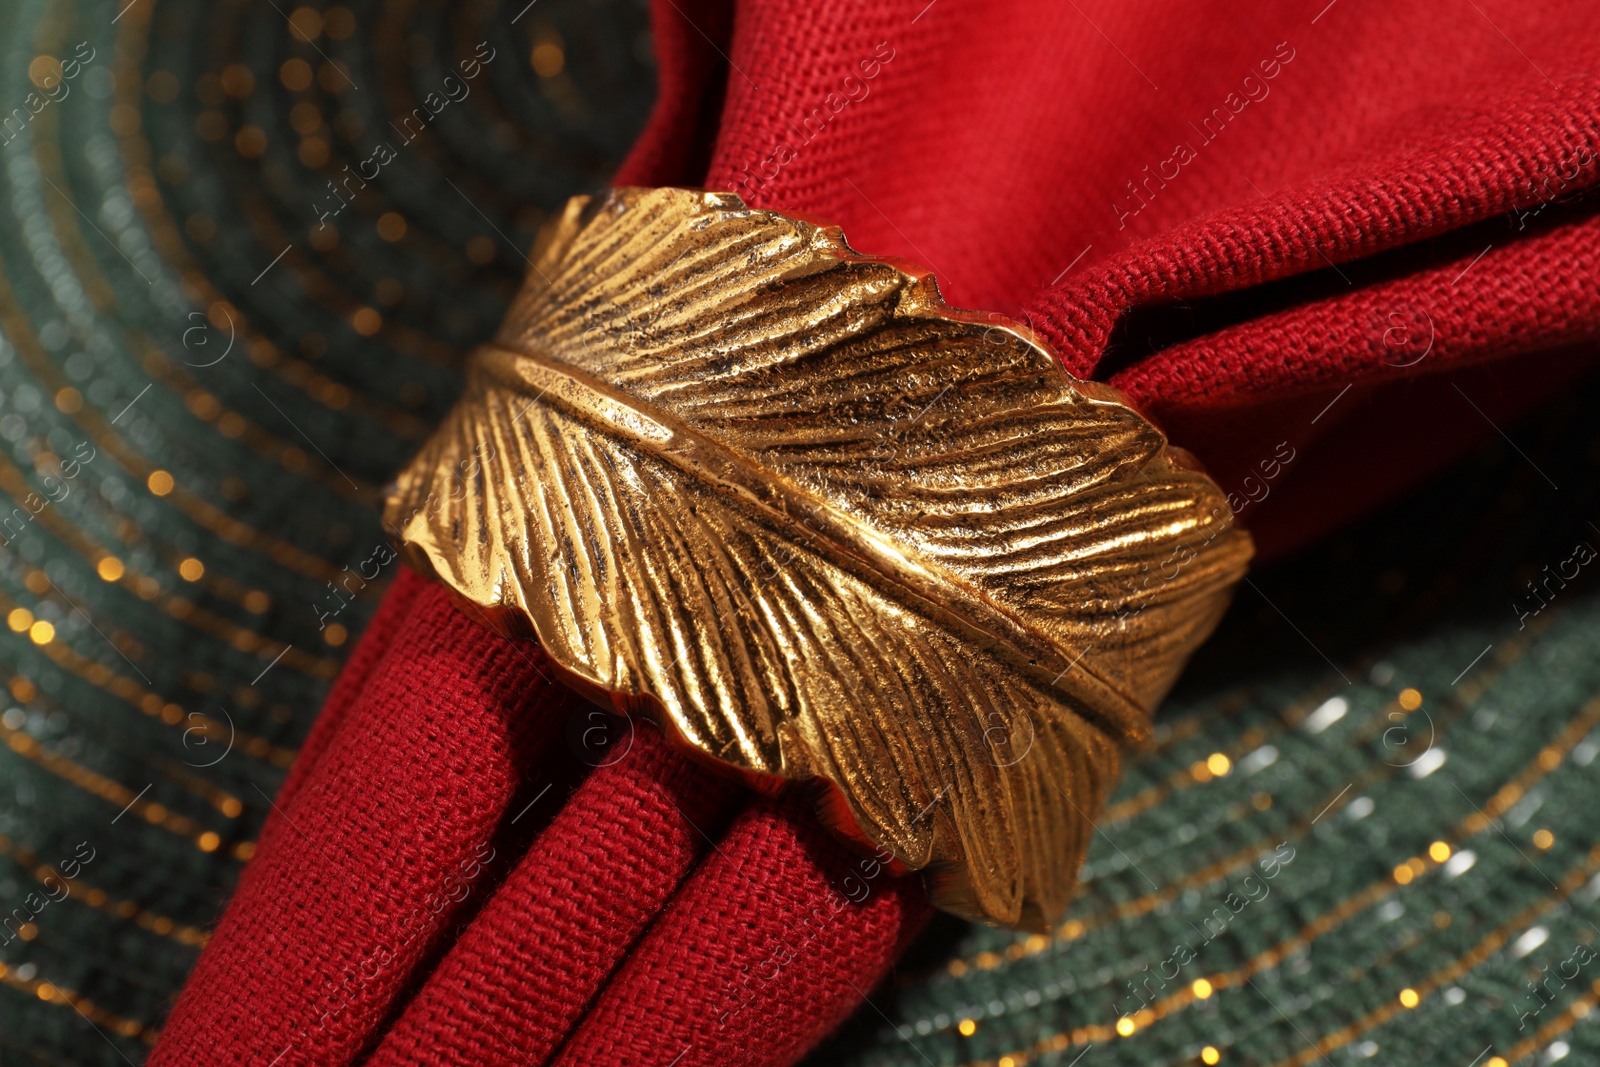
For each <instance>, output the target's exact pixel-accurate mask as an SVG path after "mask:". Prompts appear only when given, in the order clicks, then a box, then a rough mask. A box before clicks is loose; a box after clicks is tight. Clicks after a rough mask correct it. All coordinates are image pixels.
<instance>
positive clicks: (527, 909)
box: [367, 728, 735, 1067]
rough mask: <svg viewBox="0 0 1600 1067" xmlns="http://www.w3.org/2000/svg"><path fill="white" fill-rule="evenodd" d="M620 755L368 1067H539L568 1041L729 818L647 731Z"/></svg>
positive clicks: (702, 776)
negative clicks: (533, 1066)
mask: <svg viewBox="0 0 1600 1067" xmlns="http://www.w3.org/2000/svg"><path fill="white" fill-rule="evenodd" d="M626 743H627V742H626V741H623V742H619V744H626ZM631 744H632V747H631V748H630V749H628V750H627V752H626V755H624V756H622V757H621V758H619V759H617V762H616V763H614V764H612V765H609V766H603V767H601V768H600V769H598V770H596V771H595V772H594V773H593V774H591V775H590V776H589V777H588V778H587V779H586V780H585V781H584V783H583V785H582V786H581V787H580V788H579V789H578V790H577V792H575V793H574V794H573V795H572V798H571V799H570V800H569V801H568V802H567V803H566V806H565V807H563V808H562V809H561V812H560V814H558V815H557V816H556V817H555V820H554V822H552V823H551V825H550V827H549V828H548V829H546V830H545V831H544V832H543V833H542V834H540V835H539V838H538V840H537V841H535V842H534V844H533V847H532V848H530V849H529V850H528V852H527V855H525V856H523V858H522V861H521V863H519V864H518V865H517V869H516V870H515V871H513V872H512V874H511V876H510V877H509V878H508V879H507V881H506V883H505V885H503V886H502V887H500V889H499V890H498V891H496V893H495V894H494V899H493V900H492V901H491V902H490V903H489V904H488V906H487V907H485V908H484V909H483V911H482V912H481V913H480V914H479V915H478V916H477V917H476V918H475V919H474V920H473V922H472V925H471V926H470V927H468V929H467V931H466V932H465V933H464V934H463V935H462V936H461V937H460V938H459V939H458V940H457V941H456V943H455V945H454V947H453V948H452V949H451V950H450V952H449V954H448V955H447V956H445V958H444V960H443V962H441V963H440V965H439V967H438V969H436V970H435V971H434V972H433V974H432V976H431V977H429V979H428V981H427V984H426V985H425V986H423V988H422V990H421V992H420V993H418V994H417V996H416V998H415V999H414V1000H412V1001H411V1003H410V1004H409V1005H408V1006H407V1008H406V1010H405V1013H404V1014H403V1015H402V1016H401V1017H400V1019H399V1020H398V1021H397V1022H396V1023H395V1024H394V1025H393V1026H392V1027H390V1028H389V1030H388V1032H387V1034H386V1035H385V1037H384V1038H383V1043H382V1044H381V1045H380V1046H379V1047H378V1050H377V1053H376V1054H375V1055H374V1056H373V1057H372V1058H371V1059H369V1060H368V1061H367V1064H368V1067H398V1065H401V1064H439V1065H441V1067H443V1065H453V1064H463V1063H472V1064H527V1063H542V1062H544V1060H545V1058H546V1057H547V1056H549V1055H550V1053H552V1052H553V1051H555V1049H556V1047H557V1046H558V1045H559V1044H560V1043H561V1042H562V1041H563V1040H564V1039H565V1038H566V1036H567V1034H568V1033H569V1032H570V1031H571V1030H572V1028H573V1026H574V1025H575V1024H576V1022H577V1021H578V1019H579V1017H580V1016H582V1015H583V1012H584V1009H585V1008H587V1007H588V1006H589V1003H590V1001H591V1000H593V998H594V997H595V995H596V994H597V993H598V992H599V991H600V989H601V987H602V986H603V985H604V983H605V982H606V980H607V979H609V978H610V977H611V974H612V972H613V971H614V970H616V968H617V966H618V965H619V964H620V963H621V962H622V960H623V958H624V957H625V956H626V955H627V953H628V951H629V949H630V948H632V946H633V944H634V943H635V941H637V939H638V938H639V935H640V934H641V933H643V932H644V931H645V929H647V928H648V927H649V926H650V924H651V923H652V922H654V921H655V918H656V916H657V914H658V913H659V912H660V911H661V910H662V909H663V908H664V907H665V906H666V904H667V901H668V900H669V899H671V897H672V895H673V893H674V892H676V891H677V889H678V886H679V884H680V883H681V882H682V881H683V879H684V878H685V877H686V876H687V875H688V873H689V871H690V870H691V868H692V867H693V866H694V863H695V861H696V860H698V859H699V857H700V855H701V853H702V852H704V851H705V850H706V849H707V848H709V847H710V846H711V843H712V838H711V837H710V836H708V835H713V834H721V832H722V829H723V824H724V822H725V816H726V815H727V814H728V812H729V810H730V809H731V808H732V806H733V801H734V795H735V787H734V785H733V783H732V782H731V781H726V780H723V779H719V778H715V777H708V776H707V775H706V773H705V771H704V770H703V769H702V768H700V767H698V766H696V765H694V764H693V763H691V762H690V761H689V760H688V759H687V758H686V757H684V756H682V755H680V754H679V753H677V752H676V751H675V750H673V749H672V748H671V747H669V746H668V744H667V743H666V740H665V739H664V738H663V737H662V736H661V735H660V734H659V733H658V732H656V731H655V730H654V729H650V728H640V729H637V730H634V731H633V732H632V737H631ZM549 803H551V804H557V803H560V800H559V798H557V799H552V800H550V801H549ZM723 847H724V848H726V847H727V846H726V845H724V846H723Z"/></svg>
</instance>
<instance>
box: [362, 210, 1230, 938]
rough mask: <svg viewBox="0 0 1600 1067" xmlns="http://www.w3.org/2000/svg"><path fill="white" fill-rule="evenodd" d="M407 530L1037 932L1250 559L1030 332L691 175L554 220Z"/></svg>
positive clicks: (588, 678)
mask: <svg viewBox="0 0 1600 1067" xmlns="http://www.w3.org/2000/svg"><path fill="white" fill-rule="evenodd" d="M387 518H388V520H389V523H390V527H391V529H393V530H395V531H396V532H397V533H398V534H399V536H400V537H401V539H402V540H403V541H404V542H405V546H406V551H407V553H408V558H409V560H410V561H411V562H412V564H413V565H415V566H416V567H417V568H418V569H420V570H422V571H423V572H424V573H432V574H434V575H436V576H437V577H438V578H439V579H440V580H441V581H443V582H444V583H445V584H446V585H448V586H449V587H450V588H451V589H452V590H453V591H454V592H455V593H456V594H457V595H458V596H459V597H461V598H462V599H464V600H465V601H467V602H469V603H470V604H472V605H475V606H476V607H477V608H478V609H481V611H482V612H483V613H486V614H487V616H488V618H489V619H490V620H491V621H492V624H493V625H494V626H495V627H496V628H498V629H499V630H501V631H502V632H503V633H505V634H507V635H513V636H533V637H536V638H537V639H538V640H539V642H540V643H541V644H542V645H543V646H544V648H545V650H546V651H547V652H548V653H549V656H550V658H551V660H552V661H553V662H554V663H555V664H556V665H557V667H558V668H559V669H560V670H561V672H562V674H563V676H564V677H565V678H566V679H567V680H568V681H569V682H571V683H572V684H574V685H575V686H577V687H578V688H579V689H580V690H581V691H583V692H584V693H586V694H587V695H589V696H590V697H591V698H593V699H597V700H600V701H602V702H604V703H608V704H611V705H613V706H615V707H617V708H618V709H619V710H623V711H625V712H633V711H643V712H646V713H648V714H649V715H651V717H653V718H654V719H655V720H656V721H657V722H658V723H659V724H660V725H661V726H662V728H663V729H664V730H665V731H666V732H667V734H668V735H669V736H671V737H673V738H675V739H676V740H677V741H679V742H680V743H681V744H683V745H687V746H688V747H689V748H690V749H691V750H693V751H695V752H697V753H701V754H703V755H704V756H707V757H710V758H711V759H712V760H715V761H717V762H719V763H721V764H724V765H726V766H728V767H731V768H734V769H735V770H737V771H738V772H740V773H741V774H742V775H743V777H744V778H745V779H746V780H747V781H749V782H751V783H752V784H753V785H756V786H757V787H758V788H762V789H765V790H767V791H769V792H772V791H776V789H777V788H778V787H780V786H782V785H785V784H787V783H790V782H804V783H809V787H810V788H812V789H814V790H815V791H816V794H817V799H818V802H819V809H820V811H821V814H822V817H823V818H824V819H825V820H826V821H827V822H828V824H829V825H830V826H831V827H832V828H833V829H834V830H835V831H837V832H839V833H841V834H842V835H844V836H846V837H847V838H850V839H851V840H853V841H855V842H858V843H860V844H862V845H867V846H876V847H877V848H879V849H881V850H884V851H887V852H889V853H892V854H893V856H894V858H895V860H897V861H898V864H897V866H899V865H903V867H904V868H909V869H914V870H921V871H923V872H924V874H925V876H926V878H927V884H928V888H929V892H930V894H931V895H932V898H933V900H934V902H935V903H936V904H938V905H940V906H941V907H944V908H946V909H948V910H950V911H953V912H956V913H957V914H960V915H965V916H969V917H972V918H977V919H983V920H987V921H990V922H997V923H1004V924H1008V925H1025V926H1030V927H1034V928H1038V927H1039V926H1040V925H1041V924H1043V923H1045V922H1049V921H1052V920H1054V919H1056V918H1058V917H1059V916H1060V915H1061V913H1062V911H1063V910H1064V908H1065V906H1066V903H1067V900H1068V897H1069V896H1070V894H1071V890H1072V887H1073V883H1074V880H1075V876H1076V872H1077V867H1078V863H1079V861H1080V859H1081V858H1082V855H1083V852H1084V849H1085V848H1086V846H1087V845H1088V842H1089V837H1090V834H1091V833H1092V831H1093V825H1092V822H1091V820H1092V819H1093V817H1094V815H1095V813H1096V812H1097V811H1098V810H1099V809H1100V807H1101V805H1102V803H1103V802H1104V799H1105V797H1106V794H1107V792H1108V791H1109V790H1110V788H1111V786H1112V785H1113V784H1114V783H1115V780H1116V777H1117V772H1118V761H1119V749H1120V747H1121V746H1123V745H1131V744H1138V743H1140V742H1142V741H1143V740H1145V739H1146V738H1148V736H1149V733H1150V716H1151V712H1152V710H1153V709H1154V706H1155V705H1156V703H1157V702H1158V701H1159V700H1160V699H1161V697H1162V696H1163V695H1164V694H1165V693H1166V691H1167V689H1168V688H1169V687H1170V686H1171V684H1172V682H1173V680H1174V679H1175V677H1176V675H1177V673H1178V671H1179V670H1180V669H1181V667H1182V665H1183V662H1184V659H1185V658H1186V657H1187V656H1188V655H1189V653H1190V652H1191V651H1192V650H1193V649H1194V648H1195V646H1196V645H1198V644H1199V643H1200V641H1202V640H1203V639H1204V638H1205V637H1206V635H1207V634H1208V633H1210V631H1211V629H1212V628H1213V627H1214V626H1215V625H1216V623H1217V620H1218V618H1219V617H1220V616H1221V614H1222V612H1223V610H1224V608H1225V607H1226V605H1227V600H1228V596H1229V591H1230V588H1231V586H1232V584H1233V583H1234V582H1235V581H1236V580H1237V579H1238V578H1239V577H1240V575H1241V574H1242V573H1243V572H1244V568H1245V564H1246V561H1247V560H1248V559H1249V556H1250V552H1251V548H1250V541H1249V538H1248V536H1247V535H1245V534H1244V533H1243V532H1242V531H1240V530H1238V529H1235V528H1234V526H1233V523H1232V513H1231V512H1230V510H1229V508H1228V506H1227V503H1226V502H1225V500H1224V497H1223V495H1222V493H1221V492H1220V491H1219V490H1218V488H1217V487H1216V485H1215V484H1214V483H1212V482H1211V480H1210V479H1208V478H1207V477H1206V476H1205V474H1203V473H1202V472H1201V471H1200V470H1199V468H1198V466H1197V465H1196V464H1195V462H1194V461H1193V460H1192V459H1191V458H1190V457H1189V456H1188V455H1187V454H1186V453H1184V452H1181V451H1179V450H1176V449H1172V448H1168V447H1167V444H1166V440H1165V438H1164V437H1162V435H1161V433H1160V431H1158V430H1157V429H1156V428H1155V427H1154V426H1152V425H1151V424H1150V423H1149V422H1148V421H1146V420H1145V419H1144V418H1143V417H1141V416H1140V415H1139V414H1137V413H1136V412H1134V411H1133V410H1132V409H1131V408H1129V407H1128V406H1127V405H1126V404H1125V403H1123V401H1122V400H1121V398H1120V396H1119V394H1117V393H1116V392H1115V391H1114V390H1112V389H1109V388H1107V387H1105V386H1101V385H1095V384H1091V383H1087V382H1080V381H1076V380H1074V379H1073V378H1071V377H1070V376H1068V375H1067V374H1066V373H1065V371H1063V370H1062V368H1061V365H1060V363H1059V361H1058V360H1057V359H1056V357H1055V356H1053V355H1052V354H1051V353H1050V352H1049V351H1048V350H1047V349H1046V348H1045V347H1044V346H1043V344H1042V343H1041V342H1040V341H1039V340H1038V339H1036V338H1035V337H1034V336H1033V335H1032V334H1030V333H1029V332H1028V331H1027V330H1025V329H1023V328H1022V327H1020V326H1016V325H1014V324H1011V323H1000V324H997V321H996V319H995V317H993V316H986V315H979V314H976V313H972V312H963V311H957V310H954V309H952V308H950V307H948V306H946V305H945V304H944V302H943V301H942V300H941V299H940V297H939V292H938V289H937V287H936V285H935V283H934V280H933V278H932V277H930V276H928V275H926V274H919V273H916V272H913V271H910V270H908V269H906V268H905V267H903V266H900V265H896V264H894V263H890V262H886V261H884V260H880V259H870V258H866V257H864V256H861V255H858V254H857V253H855V252H854V251H852V250H851V249H850V248H849V246H848V245H846V244H845V241H844V238H843V236H842V235H841V234H840V233H839V231H838V230H837V229H833V228H828V227H824V226H819V225H815V224H813V223H810V222H805V221H801V220H797V219H792V218H787V217H785V216H783V215H778V214H774V213H772V212H770V211H756V210H752V209H751V208H748V207H746V206H745V205H744V204H743V202H741V201H740V200H739V199H738V198H737V197H735V196H732V195H730V194H725V193H706V192H695V191H690V190H684V189H618V190H616V191H614V192H612V193H610V194H609V195H608V196H606V197H605V198H603V199H594V200H591V199H590V198H588V197H578V198H577V199H575V200H573V201H572V202H571V203H570V204H569V205H568V207H567V209H566V211H565V213H564V214H562V215H561V216H560V217H559V218H557V219H555V220H553V221H552V222H551V223H550V224H549V226H548V227H547V228H546V230H545V232H544V233H543V234H542V236H541V238H540V241H539V244H538V246H537V248H536V250H535V253H534V267H533V271H532V273H531V275H530V276H529V278H528V280H527V283H526V285H525V287H524V288H523V290H522V292H521V294H520V295H519V296H518V298H517V300H516V303H515V305H514V306H513V307H512V309H511V313H510V315H509V316H508V318H507V320H506V323H505V326H504V327H503V328H502V329H501V331H500V335H499V338H498V339H497V341H496V342H495V343H494V344H492V345H489V346H487V347H485V348H483V349H482V350H480V351H479V352H478V353H477V354H476V356H475V357H474V360H473V362H472V366H471V373H470V376H469V379H468V383H467V387H466V392H465V394H464V395H463V396H462V398H461V401H460V402H459V403H458V404H457V405H456V407H455V409H454V410H453V411H452V412H451V414H450V415H449V416H448V417H447V418H446V420H445V422H444V424H443V426H441V427H440V429H439V430H438V432H437V433H436V434H435V435H434V436H433V438H432V440H430V441H429V443H428V444H427V446H426V447H424V449H423V450H422V453H421V454H420V455H419V456H418V457H417V458H416V459H415V460H414V461H413V462H412V463H411V465H410V466H409V467H407V468H406V470H405V471H404V472H403V473H402V474H401V475H400V477H399V480H398V483H397V485H396V487H395V489H394V491H393V493H392V494H391V496H390V498H389V502H388V510H387Z"/></svg>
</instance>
